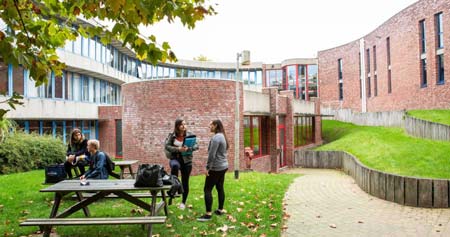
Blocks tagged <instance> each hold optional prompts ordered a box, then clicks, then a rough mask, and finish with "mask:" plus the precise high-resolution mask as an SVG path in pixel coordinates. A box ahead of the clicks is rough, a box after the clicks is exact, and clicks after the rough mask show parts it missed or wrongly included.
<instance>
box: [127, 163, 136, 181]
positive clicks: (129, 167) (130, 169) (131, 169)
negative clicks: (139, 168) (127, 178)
mask: <svg viewBox="0 0 450 237" xmlns="http://www.w3.org/2000/svg"><path fill="white" fill-rule="evenodd" d="M128 170H129V171H130V175H131V177H133V179H135V178H136V177H135V176H134V173H133V168H132V167H131V165H129V166H128Z"/></svg>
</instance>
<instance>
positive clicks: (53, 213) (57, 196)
mask: <svg viewBox="0 0 450 237" xmlns="http://www.w3.org/2000/svg"><path fill="white" fill-rule="evenodd" d="M63 196H64V195H63V194H61V193H55V198H54V200H53V207H52V211H51V212H50V218H55V216H56V214H57V213H58V209H59V204H61V199H62V197H63ZM39 228H40V229H42V230H43V231H44V234H43V236H44V237H49V236H50V232H51V230H52V226H44V227H39Z"/></svg>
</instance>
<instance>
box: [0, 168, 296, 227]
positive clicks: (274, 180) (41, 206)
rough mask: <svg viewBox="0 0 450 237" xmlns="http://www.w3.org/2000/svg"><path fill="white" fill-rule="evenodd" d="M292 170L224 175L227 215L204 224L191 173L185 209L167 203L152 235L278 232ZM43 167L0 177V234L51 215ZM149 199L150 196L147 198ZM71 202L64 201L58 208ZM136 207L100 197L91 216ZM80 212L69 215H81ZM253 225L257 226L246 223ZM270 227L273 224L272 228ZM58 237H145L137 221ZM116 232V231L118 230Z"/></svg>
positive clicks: (199, 184)
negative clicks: (44, 190)
mask: <svg viewBox="0 0 450 237" xmlns="http://www.w3.org/2000/svg"><path fill="white" fill-rule="evenodd" d="M296 177H298V175H295V174H266V173H258V172H251V173H241V174H240V179H239V180H235V179H234V178H233V174H231V173H228V174H227V175H226V178H225V194H226V200H225V209H226V210H227V211H228V214H227V215H225V216H215V215H214V216H213V220H212V221H211V222H207V223H202V222H198V221H196V218H197V217H198V216H200V215H201V214H203V213H204V211H205V207H204V201H203V184H204V178H205V177H204V176H194V177H191V181H190V184H191V191H190V194H189V198H188V203H187V205H192V208H186V209H185V210H184V211H182V210H179V209H178V208H176V205H177V204H178V203H179V201H180V199H179V198H177V199H175V200H174V204H173V205H171V206H169V212H170V214H169V218H168V221H167V223H166V224H165V225H154V228H153V233H154V234H160V236H203V235H208V236H222V234H223V233H220V232H218V231H217V228H219V227H222V226H224V225H227V226H228V227H229V229H228V231H227V234H228V236H260V235H262V234H266V235H267V236H280V234H281V228H282V226H283V204H282V199H283V197H284V193H285V191H286V190H287V188H288V186H289V184H290V183H291V182H292V181H293V179H294V178H296ZM43 180H44V171H43V170H35V171H31V172H26V173H18V174H10V175H2V176H0V235H2V236H23V235H29V234H31V233H33V232H35V231H37V230H38V229H39V228H38V227H19V226H18V224H19V222H20V221H21V220H24V219H27V218H46V217H48V216H49V214H50V210H51V207H52V201H53V195H52V194H50V193H40V192H39V190H40V189H42V188H44V187H46V186H45V185H42V184H41V183H42V182H43ZM213 197H214V203H213V210H215V209H216V208H217V193H216V191H215V190H214V191H213ZM145 200H146V201H149V199H145ZM73 203H74V202H73V201H71V200H63V203H62V204H61V205H62V206H61V207H60V210H62V209H61V208H67V207H68V206H70V205H72V204H73ZM136 210H137V208H136V206H134V205H133V204H129V203H128V202H125V201H122V200H119V199H110V200H103V201H100V202H98V203H94V204H93V205H91V206H90V211H91V214H92V216H93V217H105V216H115V217H118V216H130V215H139V214H136V213H134V214H133V212H135V211H136ZM82 216H83V215H82V211H79V212H77V213H75V214H74V215H72V216H71V217H82ZM252 225H254V226H255V227H248V226H252ZM272 225H274V227H272ZM56 231H57V233H58V234H59V235H60V236H146V232H145V231H144V230H143V229H142V228H141V226H140V225H115V226H74V227H62V226H61V227H57V229H56ZM119 233H120V234H119Z"/></svg>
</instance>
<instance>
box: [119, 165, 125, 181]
mask: <svg viewBox="0 0 450 237" xmlns="http://www.w3.org/2000/svg"><path fill="white" fill-rule="evenodd" d="M124 173H125V167H123V166H120V179H123V174H124Z"/></svg>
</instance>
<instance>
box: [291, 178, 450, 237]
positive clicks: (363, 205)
mask: <svg viewBox="0 0 450 237" xmlns="http://www.w3.org/2000/svg"><path fill="white" fill-rule="evenodd" d="M286 172H289V173H292V172H294V173H301V174H303V176H301V177H299V178H297V179H296V180H295V181H294V183H293V184H292V185H291V186H290V187H289V190H288V192H287V193H286V204H287V207H286V208H287V209H286V210H287V212H288V214H290V215H291V217H290V218H289V220H288V223H287V226H288V229H287V230H286V232H285V233H284V236H286V237H297V236H346V237H347V236H377V237H378V236H399V237H400V236H402V237H403V236H421V237H422V236H450V209H428V208H415V207H414V208H413V207H407V206H402V205H398V204H396V203H392V202H388V201H384V200H381V199H378V198H376V197H373V196H370V195H369V194H367V193H366V192H364V191H363V190H361V189H360V188H359V187H358V185H356V184H355V182H354V180H353V178H351V177H350V176H347V175H346V174H344V173H343V172H340V171H336V170H325V169H291V170H288V171H286ZM333 227H335V228H333Z"/></svg>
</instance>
